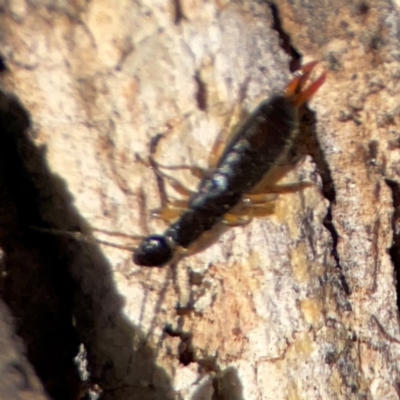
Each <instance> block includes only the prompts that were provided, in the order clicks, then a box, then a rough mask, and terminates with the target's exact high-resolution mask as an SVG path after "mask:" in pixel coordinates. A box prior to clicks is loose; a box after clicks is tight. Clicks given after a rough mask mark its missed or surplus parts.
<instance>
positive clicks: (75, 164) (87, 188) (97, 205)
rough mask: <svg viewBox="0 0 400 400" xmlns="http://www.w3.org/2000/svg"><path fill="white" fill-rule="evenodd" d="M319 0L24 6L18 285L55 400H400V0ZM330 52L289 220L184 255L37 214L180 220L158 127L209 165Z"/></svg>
mask: <svg viewBox="0 0 400 400" xmlns="http://www.w3.org/2000/svg"><path fill="white" fill-rule="evenodd" d="M312 3H313V4H312V5H310V2H308V1H304V0H303V1H285V0H283V1H279V2H277V3H276V4H275V5H274V4H268V3H267V2H256V1H232V2H229V1H223V0H222V1H216V2H190V1H185V0H181V1H179V0H175V1H168V2H156V1H148V2H138V1H126V0H123V1H120V0H119V1H111V0H110V1H107V2H106V1H101V0H93V1H91V2H79V1H76V2H62V1H59V2H46V1H35V2H28V1H26V2H24V1H22V0H21V1H9V2H6V3H5V4H3V5H2V7H1V10H2V13H1V15H0V18H1V23H0V54H1V55H2V63H1V65H0V67H1V68H0V70H1V89H2V94H1V98H0V106H1V110H0V111H1V114H2V120H1V122H2V124H1V127H2V129H1V132H0V135H1V137H0V152H1V157H0V158H1V161H0V185H1V191H0V192H1V193H2V195H1V196H0V200H1V204H0V207H1V213H0V215H1V220H0V221H1V224H0V225H1V232H0V243H1V245H2V247H3V249H4V252H5V256H6V259H5V267H4V273H3V281H2V288H3V290H2V294H3V298H4V300H5V301H6V302H7V304H8V305H9V307H10V308H11V310H12V312H13V313H14V316H15V317H16V321H17V323H16V326H17V333H18V334H19V335H20V336H21V337H22V338H23V339H24V340H25V342H26V343H27V347H28V356H29V359H30V361H31V362H32V363H33V365H34V366H35V368H36V370H37V371H38V374H39V376H40V377H41V379H42V381H43V383H44V385H45V387H46V389H47V390H48V392H49V393H50V395H51V396H52V397H53V398H55V399H61V398H63V399H64V398H65V399H67V398H73V396H75V397H77V396H78V395H79V393H82V390H83V389H84V387H86V388H87V392H86V394H85V395H86V396H88V397H89V396H91V398H95V397H96V396H98V394H96V393H101V394H100V396H101V398H104V399H107V400H111V399H112V400H119V399H121V400H122V399H142V400H146V399H191V400H194V399H196V400H200V399H214V400H216V399H234V400H235V399H237V400H240V399H242V400H252V399H254V400H255V399H265V400H267V399H273V400H278V399H303V398H304V399H310V400H312V399H321V398H322V399H398V398H400V394H399V393H400V391H399V382H400V379H399V371H398V362H397V360H398V359H399V356H400V344H399V343H400V330H399V323H398V307H397V304H396V299H397V296H396V280H395V271H396V268H397V266H398V265H399V262H400V250H399V249H400V247H399V246H400V233H399V228H398V225H399V224H398V220H399V216H400V212H399V207H400V186H399V168H398V165H399V159H400V145H399V143H400V140H399V129H398V126H399V123H400V113H399V110H400V104H398V103H399V101H398V100H397V99H398V98H400V97H399V95H398V94H399V93H398V92H399V90H400V89H399V84H398V81H399V77H400V52H399V50H398V38H399V35H400V29H399V27H400V23H399V6H398V5H397V4H396V3H394V2H391V1H389V0H387V1H384V0H382V1H381V0H376V1H374V2H372V1H371V2H368V1H335V2H334V5H332V2H323V1H318V2H312ZM310 60H320V61H321V68H320V70H322V69H325V70H326V71H328V78H327V81H326V83H325V84H324V86H323V87H322V88H321V89H320V90H319V91H318V93H317V94H316V95H315V96H314V98H313V100H312V101H311V102H310V108H311V110H312V111H305V114H304V118H303V128H304V146H301V147H304V149H306V151H307V153H308V156H306V157H305V158H304V159H303V161H302V162H301V163H300V164H299V165H298V166H297V167H296V168H295V169H294V170H293V171H292V172H291V173H290V174H289V175H288V176H287V177H286V178H285V181H286V182H298V181H307V182H312V183H313V185H312V186H311V187H308V188H306V189H304V190H302V191H299V192H296V193H290V194H285V195H280V196H279V198H278V199H277V200H276V205H275V213H274V215H272V216H271V217H268V218H260V219H256V220H254V221H252V223H251V224H249V225H247V226H245V227H238V228H233V229H230V230H227V231H226V232H225V233H224V234H223V235H221V237H220V238H219V239H218V240H217V242H216V243H215V244H214V245H213V246H211V247H209V248H207V249H206V250H204V251H203V252H201V253H198V254H196V255H193V256H191V257H187V258H185V259H183V260H182V261H180V262H179V263H178V264H177V265H173V266H169V267H166V268H162V269H145V268H140V267H137V266H135V265H134V264H133V263H132V261H131V254H130V253H129V252H127V251H122V250H117V249H115V248H111V247H108V246H99V245H96V244H90V245H89V244H83V243H80V242H78V241H76V240H74V239H70V238H62V237H55V236H54V237H53V236H51V235H44V234H41V233H38V232H34V231H32V230H30V229H29V226H31V225H36V226H37V225H39V226H46V227H49V226H50V227H54V228H58V229H64V230H68V231H71V230H78V229H79V230H83V231H85V232H91V229H94V228H98V229H102V230H108V231H113V232H121V233H124V234H128V235H145V234H147V233H149V232H162V230H163V229H164V228H165V224H164V223H163V222H161V221H158V220H157V219H154V218H152V216H151V210H152V209H155V208H158V207H160V205H161V200H162V199H161V197H160V191H159V182H158V181H157V179H156V176H155V174H154V171H153V170H152V169H151V168H149V167H148V166H146V165H145V164H144V163H143V162H141V161H140V159H141V160H147V158H148V156H149V154H150V151H151V149H152V148H153V149H154V148H155V146H154V143H155V142H156V140H155V139H156V138H157V143H158V144H157V146H156V148H155V154H154V157H155V159H156V160H157V161H158V162H159V163H161V164H163V165H169V166H176V165H187V166H191V165H196V166H199V167H203V168H206V167H207V165H208V157H209V153H210V149H211V147H212V145H213V142H214V141H215V139H216V137H217V136H218V134H219V133H220V132H221V131H223V130H224V129H231V127H232V126H233V125H234V124H235V123H236V122H237V121H238V120H240V115H241V112H240V111H243V110H246V111H251V110H252V109H254V108H255V106H256V105H257V104H258V103H259V102H260V100H262V99H265V98H268V97H269V96H270V95H271V94H272V93H276V92H280V91H282V90H283V88H284V87H285V84H286V83H287V82H288V80H289V79H290V72H291V70H292V71H293V69H294V68H295V67H296V66H298V65H300V63H301V62H307V61H310ZM244 89H245V90H244ZM13 96H14V97H13ZM239 110H240V111H239ZM169 174H172V175H173V176H174V177H176V178H177V179H179V181H180V182H183V183H184V184H185V185H186V186H188V187H195V186H196V182H195V179H194V178H193V176H191V174H190V172H189V171H188V170H179V171H175V170H174V171H169ZM166 186H167V191H168V194H169V195H170V196H171V197H174V196H175V197H176V196H179V195H178V194H177V193H176V192H175V191H174V190H172V189H171V188H170V187H169V186H168V184H167V185H166ZM95 234H96V235H98V232H95ZM103 238H104V237H103ZM117 239H118V240H125V239H124V238H121V237H112V238H110V237H107V240H109V241H116V240H117ZM185 308H191V309H192V311H191V312H184V309H185ZM81 342H82V343H83V344H84V345H85V348H86V350H87V362H88V371H89V377H87V374H85V373H84V372H81V375H80V379H87V383H86V386H83V384H80V383H79V379H78V374H77V372H76V371H75V367H74V364H73V357H74V356H75V355H77V354H78V348H79V343H81Z"/></svg>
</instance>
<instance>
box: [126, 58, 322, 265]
mask: <svg viewBox="0 0 400 400" xmlns="http://www.w3.org/2000/svg"><path fill="white" fill-rule="evenodd" d="M316 64H317V63H316V62H312V63H309V64H307V65H305V66H303V68H302V69H301V70H299V71H298V72H297V74H296V76H295V77H294V79H293V80H292V81H291V82H290V83H289V85H288V86H287V89H286V92H285V93H284V94H282V95H276V96H273V97H272V98H271V99H268V100H265V101H264V102H262V103H261V104H260V106H259V107H258V108H257V109H256V110H255V111H254V112H253V113H252V114H251V115H250V117H249V118H248V119H247V121H245V123H244V124H243V125H242V126H241V128H240V129H239V131H238V132H237V134H236V135H235V137H234V138H233V139H232V140H231V141H230V142H229V144H228V145H227V146H226V148H225V150H224V152H223V153H222V156H221V157H220V159H219V162H218V164H217V166H216V168H215V169H214V171H213V172H212V174H210V176H208V177H206V178H204V179H203V180H202V181H201V182H200V185H199V188H198V191H197V193H196V194H194V195H193V196H192V197H191V198H190V200H189V203H188V208H187V210H186V211H185V212H184V213H183V214H182V215H181V216H180V218H179V219H178V220H177V221H176V222H174V223H172V224H171V225H170V226H169V227H168V228H167V230H166V231H165V232H164V234H162V235H151V236H148V237H146V238H144V239H143V240H142V242H141V243H140V245H139V247H138V248H137V249H136V250H135V251H134V254H133V261H134V262H135V264H137V265H142V266H153V267H159V266H162V265H164V264H166V263H168V262H169V261H171V259H172V258H173V256H174V253H175V251H176V249H177V248H178V247H182V248H184V249H188V248H189V247H190V246H191V245H192V244H193V243H194V242H195V241H196V240H197V239H199V237H200V236H201V235H202V234H203V233H205V232H207V231H209V230H210V229H212V228H213V227H214V226H215V225H216V224H218V223H219V222H221V221H222V220H223V218H224V216H225V215H226V214H227V213H228V212H229V211H231V210H232V209H233V208H234V207H235V206H236V205H238V204H239V203H240V202H241V200H242V198H243V196H244V195H245V194H246V193H251V191H252V189H253V188H254V187H255V186H256V185H257V184H258V183H259V182H260V181H261V180H262V179H263V177H264V176H265V175H266V174H267V173H269V172H270V171H271V170H272V169H274V167H276V166H277V165H280V164H284V163H285V161H286V160H287V158H288V153H289V152H290V150H291V148H292V147H293V141H294V139H295V138H296V137H297V135H298V133H299V129H298V119H299V118H298V109H299V107H300V106H301V105H302V104H304V103H305V102H307V101H308V100H309V99H310V98H311V97H312V95H313V94H314V93H315V92H316V91H317V90H318V88H319V87H320V86H321V85H322V84H323V82H324V80H325V74H323V75H321V76H320V77H319V78H318V79H317V80H315V81H314V82H312V83H311V84H310V86H309V87H308V88H307V89H305V90H303V85H304V83H305V81H306V80H307V79H308V77H309V75H310V73H311V71H312V69H313V68H314V67H315V65H316Z"/></svg>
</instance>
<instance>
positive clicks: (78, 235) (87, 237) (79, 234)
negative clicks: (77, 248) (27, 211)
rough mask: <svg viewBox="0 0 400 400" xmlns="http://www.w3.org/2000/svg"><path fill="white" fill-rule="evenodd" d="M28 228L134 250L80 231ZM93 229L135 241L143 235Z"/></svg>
mask: <svg viewBox="0 0 400 400" xmlns="http://www.w3.org/2000/svg"><path fill="white" fill-rule="evenodd" d="M29 229H30V230H32V231H36V232H40V233H44V234H48V235H55V236H61V237H69V238H72V239H75V240H77V241H79V242H83V243H89V244H103V245H105V246H110V247H114V248H116V249H121V250H127V251H130V252H133V251H134V250H135V247H133V246H127V245H123V244H118V243H112V242H109V241H107V240H102V239H98V238H95V237H93V236H90V235H87V234H84V233H82V232H76V231H75V232H71V231H65V230H62V229H56V228H41V227H38V226H30V227H29ZM93 231H95V232H100V233H103V234H105V235H110V236H121V237H125V238H129V239H133V240H137V241H139V240H141V239H143V236H139V235H138V236H136V235H126V234H124V233H120V232H112V231H107V230H104V229H93Z"/></svg>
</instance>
